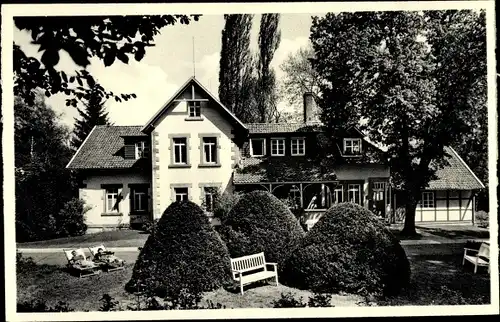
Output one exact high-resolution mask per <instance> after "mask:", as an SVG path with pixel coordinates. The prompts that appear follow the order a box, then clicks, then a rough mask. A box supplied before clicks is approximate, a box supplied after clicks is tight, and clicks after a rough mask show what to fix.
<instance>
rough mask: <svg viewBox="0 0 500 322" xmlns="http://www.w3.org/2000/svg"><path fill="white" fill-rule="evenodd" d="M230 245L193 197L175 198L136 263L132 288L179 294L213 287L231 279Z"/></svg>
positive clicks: (163, 293)
mask: <svg viewBox="0 0 500 322" xmlns="http://www.w3.org/2000/svg"><path fill="white" fill-rule="evenodd" d="M229 263H230V261H229V255H228V252H227V248H226V246H225V245H224V243H223V242H222V240H221V239H220V237H219V235H218V234H217V233H216V232H215V231H214V229H213V227H212V226H211V225H210V223H209V221H208V218H207V216H206V215H205V213H204V212H203V210H202V209H201V208H200V207H199V206H197V205H196V204H194V203H193V202H190V201H183V202H174V203H172V204H171V205H170V206H169V207H168V208H167V209H166V210H165V212H164V213H163V215H162V217H161V219H160V220H159V221H158V224H157V226H156V229H155V232H154V234H151V235H150V236H149V237H148V240H147V241H146V243H145V244H144V247H143V248H142V250H141V252H140V254H139V257H138V259H137V261H136V263H135V266H134V269H133V273H132V278H131V280H130V281H129V282H128V283H127V284H126V286H125V289H126V290H127V291H128V292H136V291H141V292H148V293H152V294H155V295H157V296H160V297H162V298H164V297H166V296H176V295H177V294H178V293H179V292H180V291H181V290H183V289H185V290H187V291H188V292H190V293H193V294H196V293H198V292H205V291H212V290H215V289H217V288H219V287H221V286H223V284H224V283H225V282H226V281H229V279H230V264H229Z"/></svg>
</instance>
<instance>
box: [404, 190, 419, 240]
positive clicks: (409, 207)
mask: <svg viewBox="0 0 500 322" xmlns="http://www.w3.org/2000/svg"><path fill="white" fill-rule="evenodd" d="M418 195H419V192H417V193H415V192H407V199H406V205H405V225H404V227H403V230H402V231H401V234H402V235H404V236H415V235H417V231H416V230H415V211H416V208H417V198H418Z"/></svg>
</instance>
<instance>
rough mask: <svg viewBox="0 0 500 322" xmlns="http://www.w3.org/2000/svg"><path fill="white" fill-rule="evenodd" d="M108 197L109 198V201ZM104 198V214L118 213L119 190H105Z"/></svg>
mask: <svg viewBox="0 0 500 322" xmlns="http://www.w3.org/2000/svg"><path fill="white" fill-rule="evenodd" d="M109 197H111V201H110V198H109ZM105 198H106V213H118V212H120V188H106V193H105ZM115 206H116V207H115Z"/></svg>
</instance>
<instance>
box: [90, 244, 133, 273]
mask: <svg viewBox="0 0 500 322" xmlns="http://www.w3.org/2000/svg"><path fill="white" fill-rule="evenodd" d="M100 249H102V251H103V254H104V255H103V256H100V255H99V250H100ZM89 251H90V254H92V260H93V261H94V263H96V264H97V265H99V266H101V267H103V268H104V269H106V271H108V272H111V271H116V270H120V269H125V261H124V260H123V259H121V258H118V257H116V256H115V255H114V254H115V253H114V252H110V251H108V250H106V247H104V245H102V244H101V245H98V246H93V247H89Z"/></svg>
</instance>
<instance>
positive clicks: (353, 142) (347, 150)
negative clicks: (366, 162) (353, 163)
mask: <svg viewBox="0 0 500 322" xmlns="http://www.w3.org/2000/svg"><path fill="white" fill-rule="evenodd" d="M344 154H345V155H360V154H361V139H344Z"/></svg>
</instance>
